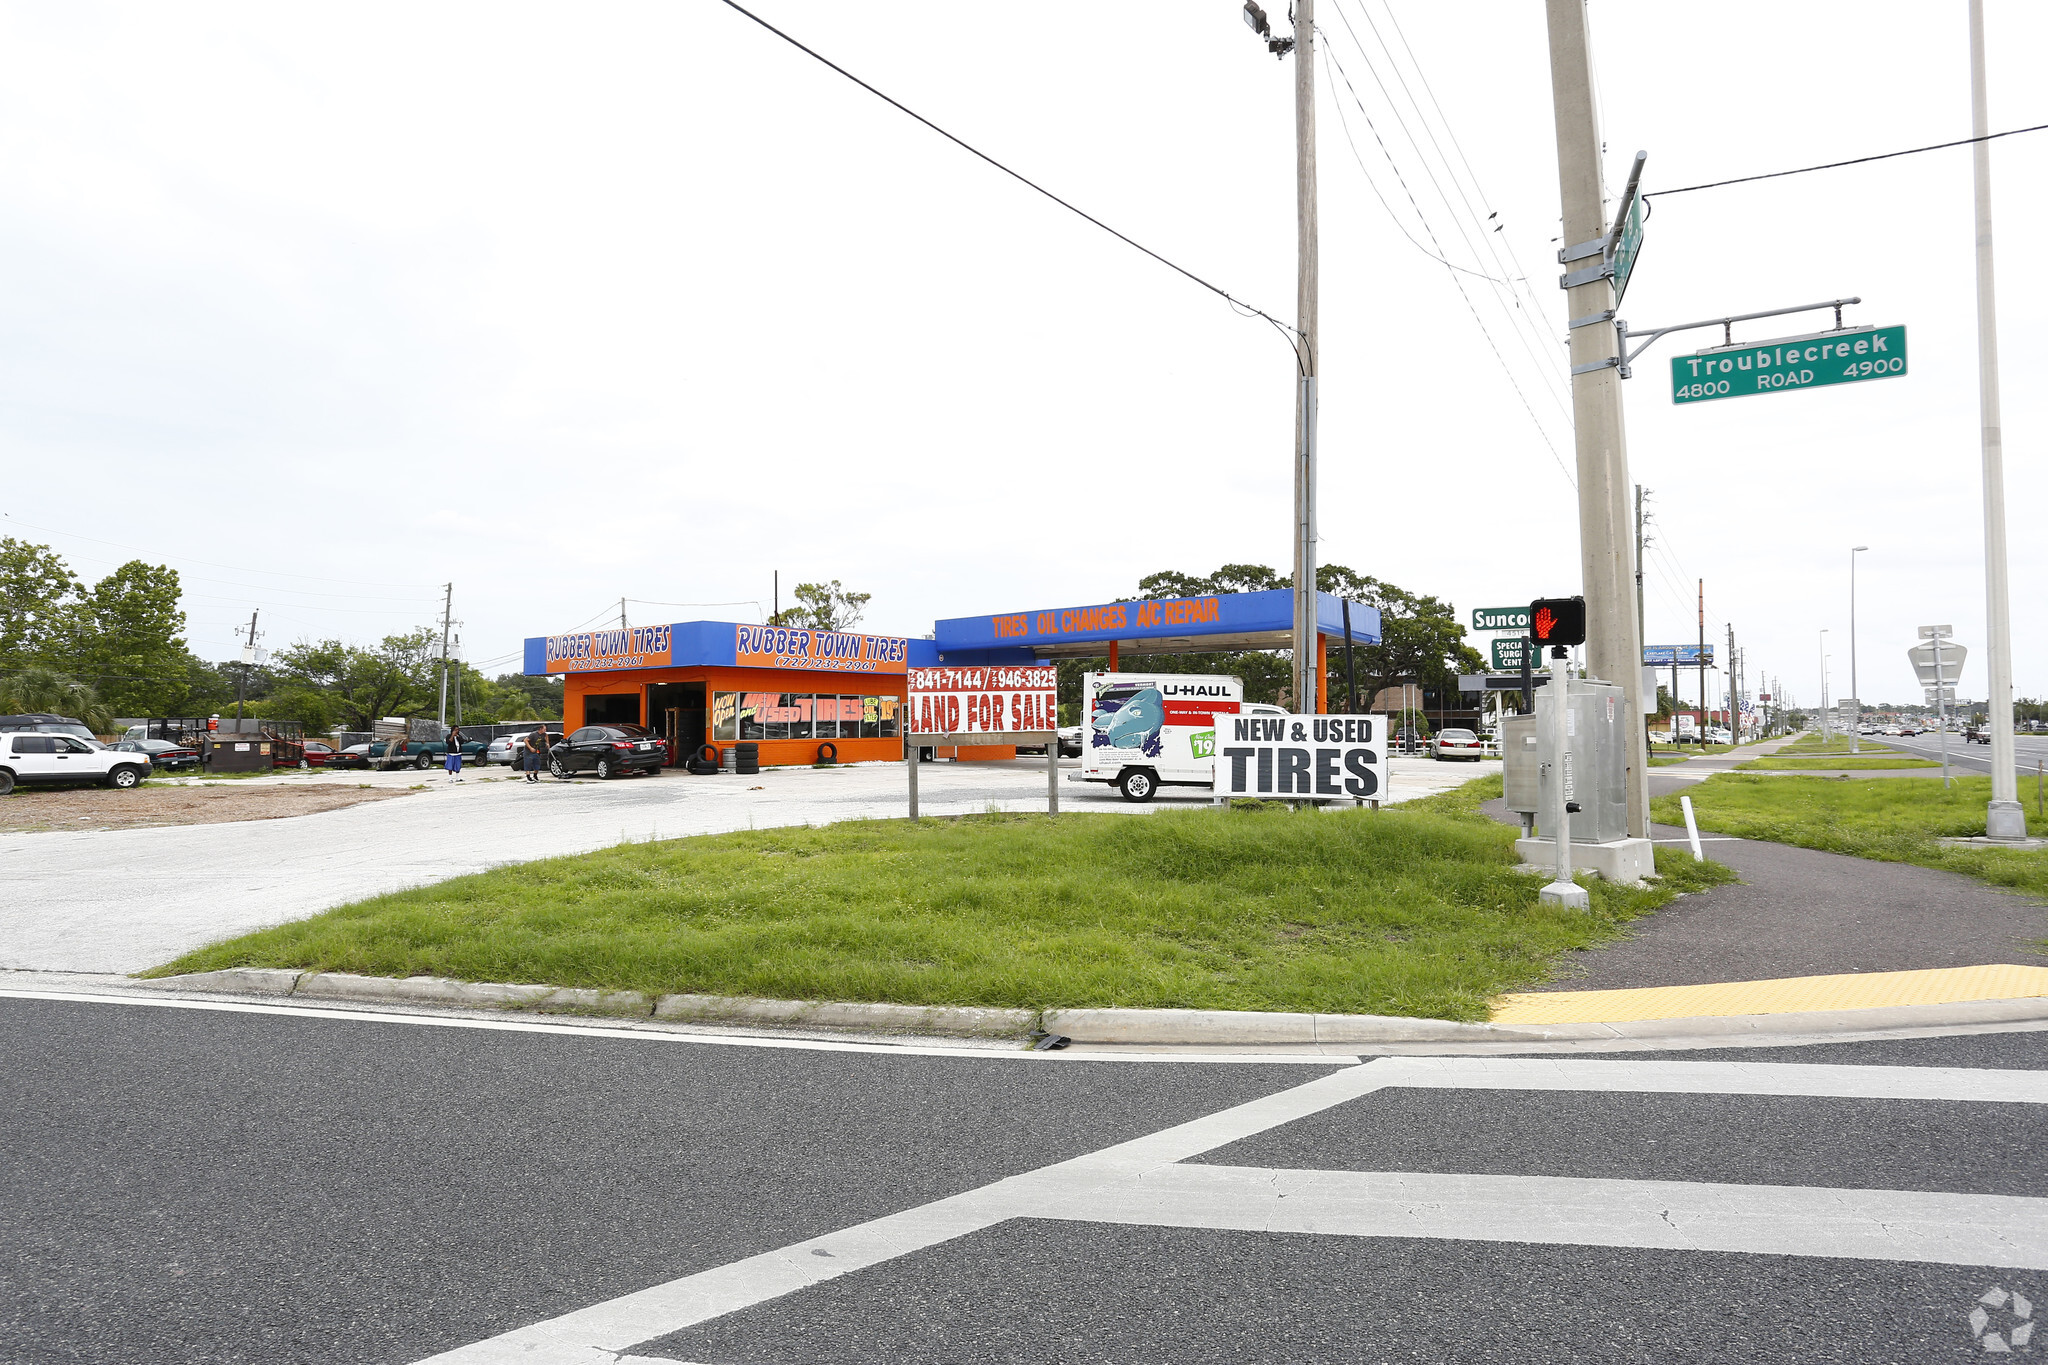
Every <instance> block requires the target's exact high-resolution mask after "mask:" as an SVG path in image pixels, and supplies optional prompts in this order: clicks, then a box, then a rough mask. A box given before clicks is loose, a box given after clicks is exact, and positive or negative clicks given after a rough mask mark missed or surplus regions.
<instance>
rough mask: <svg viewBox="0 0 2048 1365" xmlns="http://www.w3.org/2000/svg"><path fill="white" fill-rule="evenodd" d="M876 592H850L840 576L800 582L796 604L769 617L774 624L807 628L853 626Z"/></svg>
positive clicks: (843, 627)
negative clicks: (822, 581)
mask: <svg viewBox="0 0 2048 1365" xmlns="http://www.w3.org/2000/svg"><path fill="white" fill-rule="evenodd" d="M873 596H874V594H873V593H866V592H848V591H847V590H846V589H845V588H843V587H841V586H840V584H839V580H838V579H836V578H835V579H833V580H832V581H831V582H830V583H799V584H797V585H796V605H794V606H790V607H784V608H783V609H782V610H781V611H778V612H776V613H775V614H774V615H772V616H770V617H769V618H768V624H769V625H771V626H796V627H799V628H802V629H806V630H852V629H853V628H854V627H855V626H857V625H859V624H860V618H861V617H862V616H864V615H866V613H867V607H868V599H869V598H871V597H873Z"/></svg>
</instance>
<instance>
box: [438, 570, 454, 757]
mask: <svg viewBox="0 0 2048 1365" xmlns="http://www.w3.org/2000/svg"><path fill="white" fill-rule="evenodd" d="M454 615H455V585H454V584H453V583H449V584H446V585H445V592H444V595H443V596H442V598H441V709H440V711H439V712H438V713H437V720H436V724H438V725H439V726H440V727H441V737H442V738H443V739H445V738H447V735H448V630H449V626H450V618H451V617H453V616H454Z"/></svg>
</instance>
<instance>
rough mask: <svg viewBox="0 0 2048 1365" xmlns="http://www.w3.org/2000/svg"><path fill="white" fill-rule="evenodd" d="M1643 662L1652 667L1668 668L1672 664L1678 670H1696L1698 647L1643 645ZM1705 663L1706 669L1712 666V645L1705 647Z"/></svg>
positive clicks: (1698, 660) (1697, 665)
mask: <svg viewBox="0 0 2048 1365" xmlns="http://www.w3.org/2000/svg"><path fill="white" fill-rule="evenodd" d="M1643 662H1644V663H1645V664H1647V665H1651V666H1653V667H1662V668H1669V667H1671V665H1673V664H1674V663H1675V664H1677V665H1678V666H1679V667H1680V668H1698V667H1699V666H1700V646H1698V645H1644V646H1643ZM1706 663H1707V667H1708V668H1712V667H1713V666H1714V647H1713V646H1712V645H1708V646H1707V647H1706Z"/></svg>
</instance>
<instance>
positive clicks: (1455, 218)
mask: <svg viewBox="0 0 2048 1365" xmlns="http://www.w3.org/2000/svg"><path fill="white" fill-rule="evenodd" d="M1336 11H1337V18H1338V20H1339V21H1340V22H1342V23H1343V25H1344V31H1345V33H1346V34H1347V35H1349V37H1350V39H1351V45H1352V47H1353V48H1355V49H1356V50H1357V52H1358V55H1359V58H1360V60H1362V61H1363V62H1364V63H1365V69H1366V73H1367V74H1368V75H1370V76H1371V77H1372V79H1373V84H1375V85H1376V86H1378V87H1379V91H1380V96H1381V97H1382V98H1383V99H1385V100H1386V102H1387V111H1388V112H1389V113H1390V114H1392V115H1393V118H1394V123H1395V125H1396V126H1397V127H1399V128H1400V130H1401V134H1402V136H1404V137H1406V138H1407V139H1408V146H1409V148H1410V150H1412V151H1413V152H1414V153H1415V157H1416V161H1417V162H1418V163H1419V164H1420V165H1421V167H1422V173H1423V174H1424V175H1426V176H1428V177H1429V184H1430V188H1431V189H1433V190H1435V191H1436V196H1437V198H1438V199H1439V200H1441V201H1442V203H1443V206H1444V208H1445V209H1446V210H1448V211H1449V213H1450V215H1451V221H1452V225H1453V226H1454V227H1456V229H1457V231H1458V236H1459V238H1460V239H1461V240H1462V241H1463V242H1464V244H1465V249H1466V250H1467V251H1469V252H1471V253H1472V256H1473V259H1474V260H1478V259H1479V256H1480V252H1479V250H1478V249H1477V248H1476V247H1474V246H1473V245H1472V238H1471V235H1470V234H1469V233H1467V232H1466V230H1465V224H1464V221H1463V220H1462V219H1461V218H1460V217H1459V214H1458V206H1457V205H1456V204H1453V203H1452V202H1451V197H1450V196H1449V195H1448V194H1446V193H1444V187H1443V182H1442V181H1440V180H1438V179H1437V175H1436V171H1435V169H1434V168H1432V167H1431V165H1430V159H1429V156H1428V155H1427V154H1426V153H1425V152H1424V151H1423V150H1422V144H1421V142H1419V141H1418V140H1417V139H1416V136H1415V133H1414V131H1413V130H1412V129H1411V128H1409V126H1408V120H1407V119H1405V118H1403V117H1402V116H1401V108H1400V105H1399V103H1398V102H1396V100H1395V99H1394V93H1393V91H1391V90H1389V89H1388V88H1387V83H1386V82H1385V81H1384V80H1382V79H1380V73H1379V68H1378V66H1377V65H1376V64H1375V63H1374V62H1373V59H1372V54H1371V53H1370V52H1367V51H1366V50H1365V44H1364V43H1363V42H1362V41H1360V39H1359V37H1358V30H1357V29H1355V28H1353V27H1352V25H1351V20H1350V18H1349V16H1347V15H1346V14H1345V12H1344V7H1343V5H1342V4H1338V5H1336ZM1366 26H1367V27H1368V28H1371V29H1372V31H1373V37H1374V38H1375V39H1377V40H1378V41H1379V45H1380V50H1381V51H1383V52H1385V53H1386V56H1387V62H1388V64H1389V65H1390V66H1391V67H1392V68H1393V70H1394V78H1395V80H1397V81H1398V82H1399V83H1400V85H1401V92H1402V93H1403V94H1404V95H1406V96H1407V97H1408V103H1409V104H1410V106H1411V107H1413V108H1414V110H1415V116H1416V120H1417V121H1418V122H1420V123H1421V124H1422V125H1423V132H1424V133H1426V134H1428V136H1429V140H1430V145H1431V146H1432V147H1434V148H1435V149H1436V154H1437V159H1438V160H1440V161H1442V162H1443V163H1444V172H1445V174H1446V176H1448V177H1449V179H1450V180H1451V183H1452V184H1453V185H1454V186H1456V188H1457V190H1458V197H1459V199H1460V200H1462V201H1463V202H1464V204H1465V213H1466V215H1467V216H1469V217H1470V218H1471V219H1472V222H1473V225H1474V226H1475V227H1476V228H1477V229H1478V231H1479V235H1480V237H1481V238H1482V239H1485V240H1487V241H1488V243H1489V245H1490V244H1491V239H1492V234H1491V233H1489V232H1487V230H1486V224H1485V222H1484V221H1483V220H1481V219H1480V217H1479V214H1478V211H1477V210H1475V209H1473V207H1472V201H1471V200H1470V199H1469V198H1467V197H1466V195H1465V191H1464V187H1463V186H1462V185H1458V183H1457V176H1456V175H1455V174H1454V173H1453V172H1452V171H1451V165H1450V159H1449V158H1448V157H1445V156H1444V154H1443V146H1442V144H1440V143H1438V142H1437V140H1436V134H1435V133H1434V132H1432V131H1431V130H1430V128H1429V121H1428V119H1426V118H1424V117H1423V114H1422V106H1421V105H1420V104H1419V103H1417V102H1416V99H1415V94H1414V92H1413V91H1412V90H1410V89H1409V88H1408V82H1407V78H1406V77H1404V76H1402V75H1401V71H1400V64H1399V63H1398V62H1396V61H1395V60H1394V54H1393V50H1392V49H1391V48H1389V47H1388V46H1387V43H1386V39H1384V38H1382V37H1381V36H1380V32H1379V29H1378V28H1377V27H1376V26H1374V25H1373V23H1372V16H1371V15H1370V14H1367V15H1366ZM1331 60H1332V61H1333V62H1334V61H1335V60H1336V59H1335V57H1334V56H1333V57H1332V58H1331ZM1338 69H1339V71H1340V72H1341V71H1342V67H1341V66H1339V68H1338ZM1345 87H1346V89H1347V90H1350V93H1351V97H1352V101H1353V102H1354V103H1356V104H1358V106H1359V112H1360V114H1362V115H1363V114H1364V113H1365V107H1364V103H1363V101H1361V100H1360V99H1359V97H1358V91H1357V90H1356V88H1354V87H1352V85H1351V82H1350V79H1349V77H1346V78H1345ZM1338 114H1339V118H1340V120H1341V118H1342V114H1343V106H1342V105H1339V106H1338ZM1367 121H1368V125H1369V126H1370V116H1367ZM1348 131H1349V130H1348V129H1347V132H1348ZM1373 136H1374V137H1375V138H1377V137H1378V136H1379V133H1378V130H1377V129H1375V130H1374V133H1373ZM1380 150H1381V152H1382V153H1383V154H1384V153H1385V152H1386V144H1385V143H1384V142H1382V143H1381V144H1380ZM1392 163H1393V158H1392V157H1391V156H1389V157H1388V164H1389V165H1391V164H1392ZM1395 175H1396V178H1397V179H1401V177H1400V173H1399V171H1398V170H1397V171H1396V172H1395ZM1401 188H1402V189H1403V190H1404V191H1405V190H1407V188H1408V186H1407V182H1406V180H1405V179H1402V184H1401ZM1408 202H1409V204H1410V205H1411V206H1412V207H1413V208H1414V209H1415V212H1416V216H1417V217H1419V218H1422V219H1423V230H1424V231H1425V232H1428V233H1429V238H1430V241H1431V242H1435V241H1436V231H1435V229H1434V228H1432V227H1431V226H1430V224H1429V220H1428V219H1427V218H1426V217H1424V216H1423V213H1422V208H1421V205H1420V204H1418V203H1417V202H1416V200H1415V196H1414V195H1413V193H1410V194H1409V196H1408ZM1382 203H1384V200H1383V201H1382ZM1494 264H1495V265H1496V266H1498V267H1500V269H1501V270H1503V271H1505V270H1506V269H1507V266H1506V264H1505V262H1503V261H1501V259H1500V257H1499V255H1498V254H1495V255H1494ZM1474 273H1481V274H1482V277H1483V278H1485V279H1486V281H1487V282H1488V283H1489V284H1492V285H1494V286H1495V289H1494V294H1493V301H1494V303H1495V304H1496V305H1497V306H1498V307H1499V308H1500V309H1501V311H1502V312H1504V313H1506V314H1507V317H1508V325H1509V327H1510V328H1512V329H1513V331H1514V334H1515V339H1516V340H1517V341H1519V342H1521V344H1522V351H1523V353H1524V354H1526V355H1527V356H1528V357H1529V359H1530V360H1531V361H1533V362H1534V363H1535V365H1536V367H1537V369H1538V371H1539V372H1541V374H1542V375H1543V389H1544V392H1545V393H1547V394H1548V395H1549V396H1550V401H1551V402H1552V403H1553V404H1555V405H1556V407H1557V410H1558V414H1559V415H1560V416H1562V417H1563V418H1564V420H1565V421H1566V422H1567V423H1569V422H1570V421H1571V420H1572V414H1571V409H1570V407H1569V405H1568V397H1569V389H1568V387H1567V388H1566V389H1565V390H1564V392H1565V395H1566V396H1564V397H1560V390H1559V387H1558V385H1559V382H1560V379H1561V376H1560V375H1559V374H1558V372H1557V367H1556V366H1555V365H1554V363H1553V364H1546V363H1545V362H1544V360H1543V358H1542V356H1541V355H1539V354H1538V352H1537V349H1536V348H1535V347H1532V346H1530V344H1529V334H1530V332H1531V330H1534V331H1535V335H1536V342H1537V346H1547V345H1549V344H1550V339H1549V337H1547V336H1546V335H1544V333H1543V332H1542V330H1541V329H1540V328H1539V327H1538V325H1537V323H1536V322H1535V320H1534V317H1533V315H1532V314H1531V313H1530V312H1528V311H1527V310H1525V309H1524V308H1523V307H1522V304H1521V299H1520V298H1519V297H1518V296H1517V295H1516V294H1515V288H1514V284H1513V282H1512V281H1511V280H1503V279H1496V278H1495V277H1493V276H1491V275H1485V274H1484V273H1483V272H1474ZM1503 286H1504V287H1505V288H1506V289H1507V290H1508V297H1507V298H1506V299H1503V298H1502V297H1501V294H1500V288H1501V287H1503ZM1468 305H1469V300H1468Z"/></svg>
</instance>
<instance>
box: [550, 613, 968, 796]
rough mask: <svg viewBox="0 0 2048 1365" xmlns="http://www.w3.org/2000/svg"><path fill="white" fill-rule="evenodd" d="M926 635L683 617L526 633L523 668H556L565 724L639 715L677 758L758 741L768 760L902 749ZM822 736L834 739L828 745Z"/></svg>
mask: <svg viewBox="0 0 2048 1365" xmlns="http://www.w3.org/2000/svg"><path fill="white" fill-rule="evenodd" d="M927 652H931V653H933V655H934V658H933V662H936V652H935V651H934V650H933V647H932V645H931V642H930V641H928V640H908V639H905V638H903V637H901V636H893V635H862V634H858V633H856V632H852V631H824V630H802V629H795V628H783V627H776V626H748V625H740V624H737V623H734V622H729V621H689V622H680V623H677V624H674V625H666V626H631V627H620V628H618V629H614V630H586V631H576V632H572V633H570V634H567V635H548V636H541V637H537V638H533V639H529V640H528V641H527V642H526V671H527V672H528V673H535V674H539V673H559V674H561V675H562V677H563V688H562V724H563V727H564V729H565V730H574V729H576V728H577V727H579V726H584V725H604V724H625V725H644V726H646V727H647V728H648V729H650V730H653V731H655V732H656V733H657V734H659V735H661V736H662V737H663V738H664V739H667V740H668V741H669V742H670V750H671V753H672V754H673V755H674V759H675V761H676V762H681V761H682V760H684V759H686V758H688V757H690V756H691V755H692V754H693V753H696V752H698V751H699V749H701V748H702V747H703V746H705V745H710V746H713V747H714V748H721V749H722V748H724V747H725V746H727V745H731V744H735V743H739V742H742V741H744V742H748V743H753V744H757V745H759V746H760V747H759V753H760V760H761V763H762V764H763V765H764V766H773V765H779V764H808V763H815V762H817V761H818V760H819V759H820V758H821V757H832V758H835V759H837V761H839V762H841V763H853V762H860V761H862V760H873V759H900V758H902V757H903V730H902V714H903V701H904V695H905V693H904V688H905V682H906V675H907V673H908V671H909V667H910V664H911V661H912V654H913V653H917V654H919V655H922V654H924V653H927ZM827 746H829V747H827Z"/></svg>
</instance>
